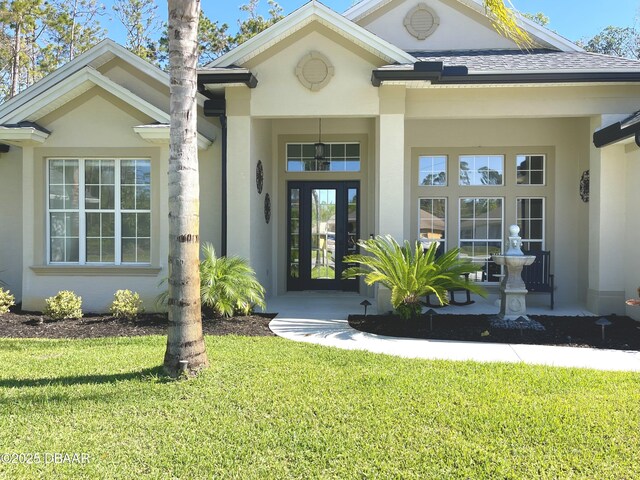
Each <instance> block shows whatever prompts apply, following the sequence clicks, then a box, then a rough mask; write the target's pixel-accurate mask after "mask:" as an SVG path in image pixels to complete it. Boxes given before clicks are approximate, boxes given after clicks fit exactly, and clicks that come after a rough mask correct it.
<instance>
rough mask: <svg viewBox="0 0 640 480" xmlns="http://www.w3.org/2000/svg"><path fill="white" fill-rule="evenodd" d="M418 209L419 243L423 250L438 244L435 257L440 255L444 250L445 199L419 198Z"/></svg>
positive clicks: (445, 228) (445, 227) (445, 226)
mask: <svg viewBox="0 0 640 480" xmlns="http://www.w3.org/2000/svg"><path fill="white" fill-rule="evenodd" d="M419 208H420V211H419V219H418V221H419V222H420V223H419V225H420V227H419V228H420V230H419V237H420V242H421V243H422V245H423V246H424V248H429V247H430V246H431V244H432V243H433V242H437V243H439V245H438V250H437V255H441V254H442V253H444V251H445V249H446V245H445V241H446V230H447V199H446V198H421V199H420V206H419Z"/></svg>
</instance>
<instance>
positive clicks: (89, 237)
mask: <svg viewBox="0 0 640 480" xmlns="http://www.w3.org/2000/svg"><path fill="white" fill-rule="evenodd" d="M48 173H49V202H48V207H49V208H48V211H49V213H48V230H49V251H50V253H49V261H50V262H52V263H81V262H82V263H87V264H89V263H110V264H120V263H150V261H151V162H150V161H149V160H138V159H136V160H117V159H49V161H48ZM116 173H117V174H116ZM80 193H82V195H80ZM118 197H121V198H118ZM126 207H128V209H127V210H125V208H126ZM125 215H133V222H131V221H130V220H129V222H128V223H127V222H125V221H124V219H125ZM123 223H126V225H123ZM131 223H132V224H133V227H132V228H131ZM120 232H122V233H123V234H120ZM124 233H127V235H124ZM118 235H119V238H118Z"/></svg>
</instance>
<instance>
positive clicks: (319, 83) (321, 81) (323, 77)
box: [296, 51, 335, 92]
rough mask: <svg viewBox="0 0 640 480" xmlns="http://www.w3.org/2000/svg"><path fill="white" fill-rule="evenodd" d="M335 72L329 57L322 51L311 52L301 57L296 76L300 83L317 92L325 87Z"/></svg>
mask: <svg viewBox="0 0 640 480" xmlns="http://www.w3.org/2000/svg"><path fill="white" fill-rule="evenodd" d="M334 73H335V69H334V68H333V65H331V62H330V61H329V59H328V58H327V57H326V56H325V55H323V54H322V53H320V52H315V51H314V52H311V53H309V54H307V55H305V56H304V57H302V58H301V59H300V61H299V62H298V66H297V67H296V76H297V77H298V80H300V83H301V84H302V85H304V86H305V87H307V88H308V89H309V90H311V91H313V92H316V91H318V90H320V89H321V88H323V87H325V86H326V85H327V84H328V83H329V82H330V81H331V77H333V74H334Z"/></svg>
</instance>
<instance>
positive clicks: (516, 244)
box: [505, 225, 523, 256]
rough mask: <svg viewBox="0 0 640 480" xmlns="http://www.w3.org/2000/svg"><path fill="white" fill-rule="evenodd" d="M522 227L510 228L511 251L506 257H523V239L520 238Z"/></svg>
mask: <svg viewBox="0 0 640 480" xmlns="http://www.w3.org/2000/svg"><path fill="white" fill-rule="evenodd" d="M519 234H520V227H519V226H518V225H511V226H510V227H509V249H508V250H507V253H505V255H510V256H520V255H523V253H522V250H521V249H520V247H521V246H522V238H520V235H519Z"/></svg>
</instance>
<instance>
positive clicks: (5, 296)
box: [0, 287, 16, 315]
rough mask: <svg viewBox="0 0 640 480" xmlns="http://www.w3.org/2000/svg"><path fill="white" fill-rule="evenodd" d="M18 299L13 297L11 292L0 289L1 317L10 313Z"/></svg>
mask: <svg viewBox="0 0 640 480" xmlns="http://www.w3.org/2000/svg"><path fill="white" fill-rule="evenodd" d="M15 300H16V298H15V297H14V296H13V295H11V292H10V291H9V290H5V289H4V288H2V287H0V315H4V314H5V313H7V312H8V311H9V308H11V307H12V306H14V305H15V304H16V301H15Z"/></svg>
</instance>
